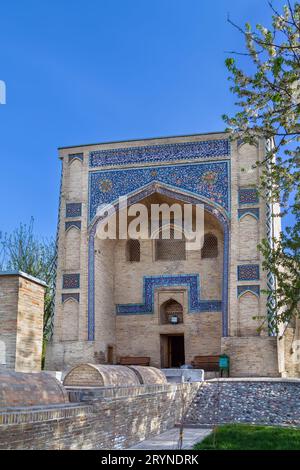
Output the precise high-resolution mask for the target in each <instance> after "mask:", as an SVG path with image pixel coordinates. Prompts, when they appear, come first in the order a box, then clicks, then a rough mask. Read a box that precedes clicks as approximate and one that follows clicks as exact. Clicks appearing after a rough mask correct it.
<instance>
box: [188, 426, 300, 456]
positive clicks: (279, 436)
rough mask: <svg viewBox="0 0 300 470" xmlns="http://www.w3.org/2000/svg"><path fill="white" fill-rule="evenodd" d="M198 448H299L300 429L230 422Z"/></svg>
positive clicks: (208, 437) (200, 443)
mask: <svg viewBox="0 0 300 470" xmlns="http://www.w3.org/2000/svg"><path fill="white" fill-rule="evenodd" d="M194 449H196V450H215V449H216V450H299V449H300V429H294V428H281V427H277V426H254V425H247V424H228V425H224V426H218V427H217V428H216V429H215V430H214V431H213V432H212V433H211V434H210V435H209V436H207V437H206V438H205V439H204V440H203V441H202V442H199V443H198V444H196V445H195V447H194Z"/></svg>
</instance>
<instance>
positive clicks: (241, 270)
mask: <svg viewBox="0 0 300 470" xmlns="http://www.w3.org/2000/svg"><path fill="white" fill-rule="evenodd" d="M237 277H238V281H258V280H259V265H258V264H241V265H240V266H238V267H237Z"/></svg>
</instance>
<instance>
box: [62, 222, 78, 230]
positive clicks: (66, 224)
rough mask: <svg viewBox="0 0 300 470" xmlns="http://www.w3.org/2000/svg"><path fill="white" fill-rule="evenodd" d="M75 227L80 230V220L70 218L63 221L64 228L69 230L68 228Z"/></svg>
mask: <svg viewBox="0 0 300 470" xmlns="http://www.w3.org/2000/svg"><path fill="white" fill-rule="evenodd" d="M71 227H75V228H77V229H78V230H81V220H71V221H68V222H65V230H69V228H71Z"/></svg>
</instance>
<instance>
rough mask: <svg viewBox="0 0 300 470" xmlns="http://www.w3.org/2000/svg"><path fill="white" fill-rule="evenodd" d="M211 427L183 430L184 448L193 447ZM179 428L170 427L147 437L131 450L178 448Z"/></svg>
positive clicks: (208, 432)
mask: <svg viewBox="0 0 300 470" xmlns="http://www.w3.org/2000/svg"><path fill="white" fill-rule="evenodd" d="M210 432H211V429H207V428H205V429H203V428H202V429H201V428H200V429H199V428H186V429H184V431H183V446H182V449H192V448H193V446H194V444H196V443H197V442H200V441H202V439H204V438H205V437H206V436H207V435H208V434H210ZM178 439H179V429H178V428H173V429H169V430H168V431H166V432H163V433H162V434H159V435H158V436H155V437H153V438H152V439H146V440H145V441H142V442H140V443H139V444H136V445H135V446H134V447H131V448H130V450H138V449H139V450H175V449H178Z"/></svg>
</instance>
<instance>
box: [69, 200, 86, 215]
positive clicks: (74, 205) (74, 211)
mask: <svg viewBox="0 0 300 470" xmlns="http://www.w3.org/2000/svg"><path fill="white" fill-rule="evenodd" d="M81 206H82V204H81V202H69V203H67V204H66V217H81Z"/></svg>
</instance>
